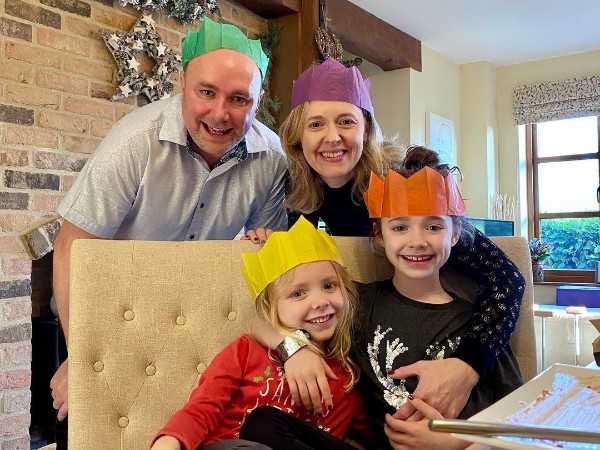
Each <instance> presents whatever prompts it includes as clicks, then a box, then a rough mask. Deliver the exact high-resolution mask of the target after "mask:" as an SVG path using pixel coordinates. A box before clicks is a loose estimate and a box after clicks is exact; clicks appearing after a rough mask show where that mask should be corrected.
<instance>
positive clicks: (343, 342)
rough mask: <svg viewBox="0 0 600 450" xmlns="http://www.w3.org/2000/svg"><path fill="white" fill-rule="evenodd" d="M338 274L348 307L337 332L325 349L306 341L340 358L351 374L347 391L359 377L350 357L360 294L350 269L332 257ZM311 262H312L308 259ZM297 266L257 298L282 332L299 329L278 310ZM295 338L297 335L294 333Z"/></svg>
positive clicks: (267, 318)
mask: <svg viewBox="0 0 600 450" xmlns="http://www.w3.org/2000/svg"><path fill="white" fill-rule="evenodd" d="M330 262H331V264H332V265H333V268H334V270H335V272H336V274H337V277H338V282H339V286H340V291H341V292H342V296H343V298H344V310H343V312H342V317H341V319H340V321H339V323H338V325H337V328H336V329H335V332H334V333H333V336H332V337H331V339H329V341H328V342H327V343H326V348H325V349H324V350H322V349H321V348H320V347H318V346H316V345H315V344H314V343H313V342H311V341H309V340H307V341H306V342H305V343H306V344H307V345H309V346H310V348H311V349H312V350H313V351H315V352H316V353H318V354H320V355H322V356H325V357H330V358H334V359H337V360H338V361H339V362H340V363H341V365H342V368H343V369H344V370H346V371H347V372H348V374H349V375H350V378H349V381H348V383H347V384H346V385H345V386H344V389H345V390H346V391H349V390H350V389H352V388H353V387H354V385H355V384H356V383H357V381H358V374H359V372H358V367H357V366H356V364H355V363H354V362H353V361H352V360H351V359H350V356H349V354H350V345H351V338H350V335H351V332H352V328H353V327H354V316H355V312H356V302H357V298H358V294H357V292H356V288H355V287H354V283H353V282H352V279H351V278H350V275H349V274H348V271H347V270H346V269H345V268H344V267H342V266H341V265H340V264H339V263H337V262H335V261H330ZM307 264H311V263H307ZM294 270H295V268H294V269H291V270H289V271H287V272H286V273H284V274H283V275H281V276H280V277H279V278H277V279H275V280H274V281H272V282H271V283H269V284H268V285H267V287H266V288H265V289H264V290H263V291H262V292H261V293H260V294H259V295H258V297H257V298H256V311H257V312H258V314H259V316H260V317H262V319H263V320H265V321H267V322H269V323H271V324H272V325H273V327H274V328H275V329H276V330H277V331H280V332H283V333H287V334H291V333H293V332H294V331H296V329H295V328H289V327H286V326H285V325H283V324H282V323H281V322H280V320H279V316H278V312H277V300H278V299H279V298H280V297H281V296H282V295H284V294H285V293H286V291H287V289H288V288H289V286H290V285H291V284H292V281H293V277H294ZM294 339H297V336H296V335H294Z"/></svg>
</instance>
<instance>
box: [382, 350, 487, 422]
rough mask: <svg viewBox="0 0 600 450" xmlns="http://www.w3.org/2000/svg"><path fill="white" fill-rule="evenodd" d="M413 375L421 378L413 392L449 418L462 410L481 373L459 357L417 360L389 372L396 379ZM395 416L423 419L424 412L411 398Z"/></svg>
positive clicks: (403, 418) (398, 417)
mask: <svg viewBox="0 0 600 450" xmlns="http://www.w3.org/2000/svg"><path fill="white" fill-rule="evenodd" d="M412 376H417V377H418V378H419V384H418V385H417V388H416V389H415V392H414V393H413V394H414V396H415V397H417V398H420V399H422V400H423V401H424V402H425V403H427V404H428V405H430V406H432V407H433V408H435V409H436V410H438V411H439V412H440V414H442V415H443V416H444V417H447V418H449V419H455V418H456V417H457V416H458V414H459V413H460V412H461V411H462V409H463V408H464V406H465V405H466V404H467V400H468V399H469V396H470V395H471V389H473V386H475V384H477V381H479V374H478V373H477V372H476V371H475V370H474V369H473V368H472V367H471V366H469V365H468V364H467V363H465V362H464V361H462V360H460V359H458V358H448V359H438V360H433V361H418V362H416V363H414V364H410V365H408V366H404V367H399V368H397V369H396V370H395V371H394V372H392V373H390V377H392V378H395V379H403V378H409V377H412ZM394 417H395V418H397V419H402V420H420V419H422V418H423V415H422V413H421V412H419V411H418V410H416V408H414V407H413V406H412V404H411V402H406V403H405V404H404V406H402V407H401V408H400V409H399V410H398V411H397V412H396V414H394Z"/></svg>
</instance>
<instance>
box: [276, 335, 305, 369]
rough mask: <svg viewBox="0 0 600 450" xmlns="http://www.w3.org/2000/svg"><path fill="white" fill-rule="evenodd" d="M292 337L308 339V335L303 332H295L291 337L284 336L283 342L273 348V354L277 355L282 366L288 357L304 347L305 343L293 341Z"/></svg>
mask: <svg viewBox="0 0 600 450" xmlns="http://www.w3.org/2000/svg"><path fill="white" fill-rule="evenodd" d="M294 336H297V337H299V338H303V339H310V334H308V332H306V331H304V330H296V331H294V332H293V333H292V334H291V335H289V336H286V337H285V339H284V340H283V341H281V343H280V344H279V345H278V346H277V347H276V348H275V354H276V355H277V359H279V362H281V364H282V365H283V364H284V363H285V362H286V361H287V360H288V359H290V356H292V355H293V354H294V353H296V352H297V351H298V350H300V349H301V348H302V347H304V346H306V343H305V342H303V341H302V340H298V339H295V338H294Z"/></svg>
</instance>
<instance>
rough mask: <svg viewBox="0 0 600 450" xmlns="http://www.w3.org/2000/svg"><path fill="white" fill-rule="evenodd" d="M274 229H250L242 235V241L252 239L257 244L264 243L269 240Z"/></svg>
mask: <svg viewBox="0 0 600 450" xmlns="http://www.w3.org/2000/svg"><path fill="white" fill-rule="evenodd" d="M271 233H273V230H272V229H270V228H257V229H256V230H248V231H246V234H245V235H243V236H242V238H241V240H242V241H252V242H254V243H255V244H260V245H263V244H264V243H265V242H267V239H268V237H269V236H271Z"/></svg>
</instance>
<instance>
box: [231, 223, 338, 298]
mask: <svg viewBox="0 0 600 450" xmlns="http://www.w3.org/2000/svg"><path fill="white" fill-rule="evenodd" d="M242 259H243V260H244V266H243V267H242V273H243V274H244V278H245V279H246V284H247V285H248V289H249V290H250V294H252V298H253V299H256V297H257V296H258V294H260V293H261V292H262V291H263V290H264V289H265V288H266V287H267V285H268V284H269V283H270V282H272V281H273V280H275V279H277V278H279V277H280V276H281V275H283V274H284V273H286V272H287V271H288V270H290V269H293V268H294V267H296V266H299V265H300V264H305V263H309V262H314V261H326V260H331V261H337V262H340V263H341V261H340V257H339V253H338V249H337V246H336V245H335V242H333V239H332V238H331V236H329V235H328V234H327V233H325V232H324V231H321V230H316V229H315V227H313V225H312V224H311V223H310V222H309V221H308V220H306V219H305V218H304V216H301V217H300V219H299V220H298V221H297V222H296V223H295V224H294V226H292V227H291V228H290V229H289V231H276V232H275V233H273V234H272V235H271V236H270V237H269V239H267V242H266V243H265V245H264V246H263V248H261V249H260V250H259V251H258V252H257V253H242Z"/></svg>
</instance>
